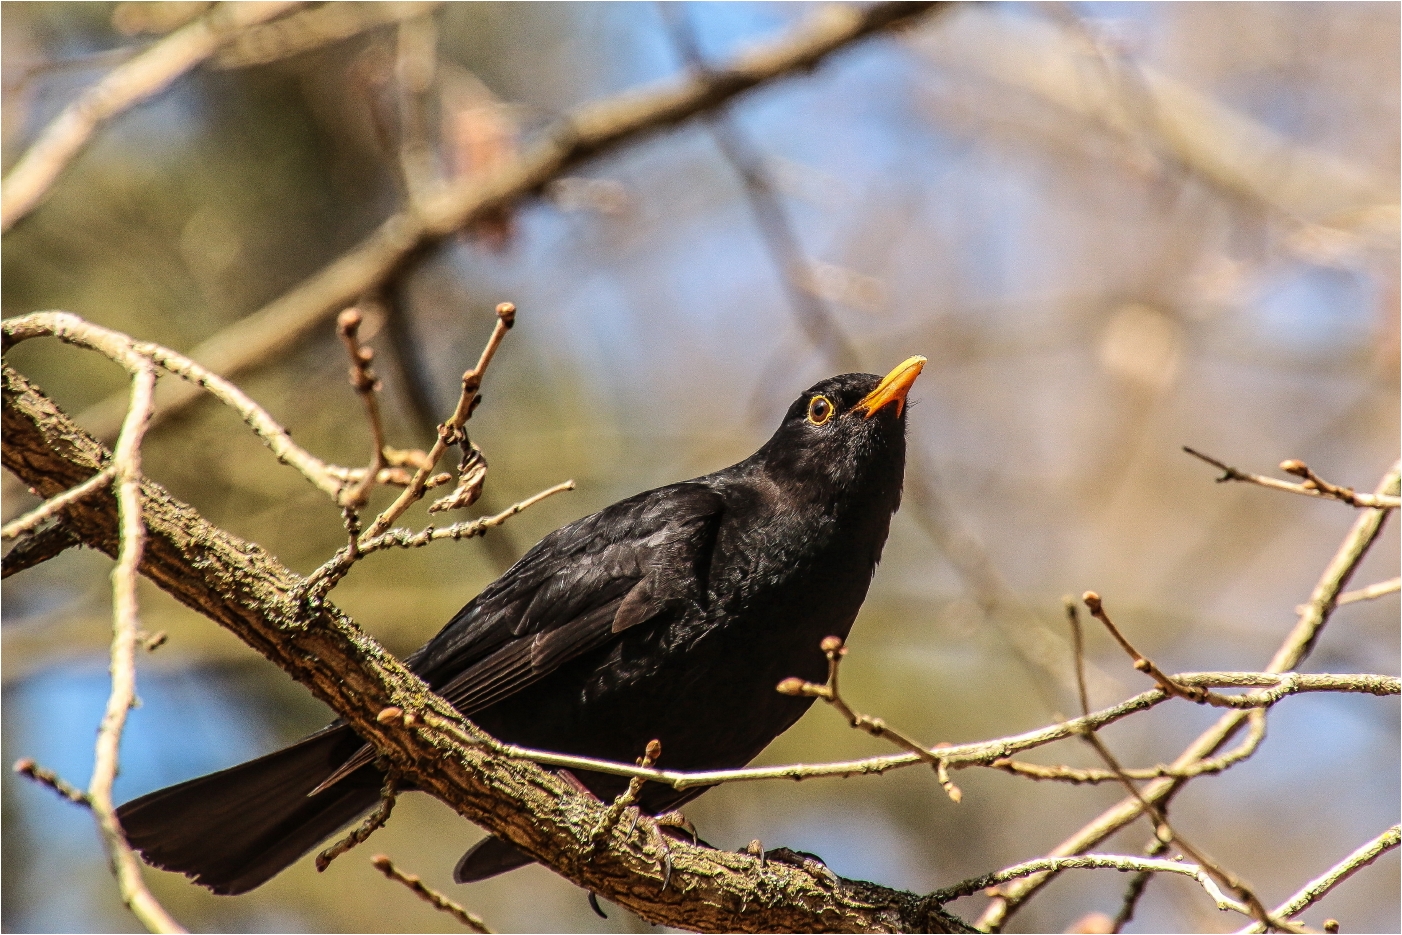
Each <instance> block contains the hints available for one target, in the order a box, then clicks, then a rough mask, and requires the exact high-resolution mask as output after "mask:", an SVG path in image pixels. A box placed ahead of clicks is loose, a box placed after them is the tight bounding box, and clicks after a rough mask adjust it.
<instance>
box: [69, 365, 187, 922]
mask: <svg viewBox="0 0 1402 935" xmlns="http://www.w3.org/2000/svg"><path fill="white" fill-rule="evenodd" d="M133 369H134V370H135V373H134V375H133V377H132V390H131V410H130V412H129V413H128V415H127V420H126V423H125V424H124V425H123V426H122V433H121V435H120V436H119V437H118V439H117V447H116V450H115V451H114V452H113V453H112V464H113V466H114V468H115V469H116V482H117V504H118V513H119V523H120V541H121V546H120V548H119V550H118V553H117V567H116V568H114V569H113V570H112V692H111V694H110V695H109V697H108V699H107V710H106V712H105V713H104V714H103V716H102V724H101V726H100V727H99V728H98V731H97V747H96V757H95V762H94V763H93V772H92V779H91V781H90V782H89V783H88V802H89V804H90V805H91V807H92V810H93V815H94V817H95V818H96V819H97V826H98V829H99V830H100V831H101V832H102V839H103V844H104V845H105V846H106V848H107V856H108V859H109V860H110V861H111V862H112V868H113V872H114V873H115V874H116V877H117V888H118V890H120V892H121V894H122V901H123V902H125V903H126V904H127V907H128V908H130V909H131V911H132V912H133V913H134V914H135V915H136V917H137V918H138V919H140V920H141V923H142V924H143V925H145V926H146V927H147V928H148V929H149V930H151V931H153V932H183V931H184V929H183V928H181V926H180V925H179V924H178V923H177V922H176V921H175V920H174V919H172V918H171V917H170V915H169V914H168V913H167V912H166V911H165V909H164V908H163V907H162V906H161V904H160V903H158V902H156V898H155V897H154V896H152V895H151V892H150V890H148V889H147V888H146V884H145V882H144V881H143V880H142V878H141V861H140V860H139V859H138V858H137V856H136V853H135V852H134V851H133V850H132V849H131V846H130V845H129V844H127V840H126V836H125V835H124V834H123V833H122V826H121V825H120V824H119V823H118V822H117V812H116V807H115V806H114V805H113V803H112V782H113V780H115V779H116V777H117V764H118V754H119V750H120V748H121V742H122V729H123V728H124V727H125V726H126V721H127V712H128V711H130V710H131V708H132V707H133V705H135V704H136V635H137V630H138V611H137V605H136V581H137V575H138V572H139V569H140V566H141V554H142V551H143V550H144V549H145V545H146V524H145V521H144V520H143V519H142V516H141V437H142V435H143V434H145V431H146V423H147V420H148V419H149V418H150V415H151V396H152V393H153V391H154V390H155V386H156V368H155V365H154V364H152V363H151V362H150V361H148V360H145V359H142V360H140V362H139V364H136V365H135V366H134V368H133Z"/></svg>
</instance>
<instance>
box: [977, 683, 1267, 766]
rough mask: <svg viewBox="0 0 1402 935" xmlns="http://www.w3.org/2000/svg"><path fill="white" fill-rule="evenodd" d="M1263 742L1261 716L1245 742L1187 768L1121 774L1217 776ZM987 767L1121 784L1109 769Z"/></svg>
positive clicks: (1253, 721)
mask: <svg viewBox="0 0 1402 935" xmlns="http://www.w3.org/2000/svg"><path fill="white" fill-rule="evenodd" d="M1243 697H1245V696H1243ZM1256 700H1259V699H1256ZM1265 739H1266V719H1265V718H1263V717H1255V718H1252V719H1251V729H1250V731H1249V732H1248V733H1247V735H1246V739H1245V740H1243V741H1242V742H1241V743H1240V744H1239V745H1237V746H1236V747H1234V748H1233V749H1231V750H1228V751H1227V752H1226V753H1223V754H1220V755H1218V756H1212V757H1208V758H1206V759H1202V760H1198V761H1196V762H1195V763H1193V764H1192V765H1190V766H1182V767H1174V766H1169V765H1167V764H1165V763H1160V764H1158V765H1157V766H1148V767H1143V768H1133V767H1130V768H1126V769H1124V770H1123V772H1124V775H1126V776H1128V777H1130V778H1131V779H1163V778H1165V777H1170V776H1171V777H1173V778H1176V779H1192V778H1193V777H1195V776H1202V775H1206V774H1209V773H1220V772H1223V771H1224V770H1227V769H1229V768H1231V767H1232V766H1235V765H1236V764H1237V763H1240V762H1241V761H1242V760H1245V759H1247V758H1248V757H1250V756H1251V755H1252V754H1253V753H1255V752H1256V749H1257V748H1258V747H1260V745H1261V741H1263V740H1265ZM987 765H988V766H991V767H993V768H994V769H1001V770H1003V771H1005V772H1009V773H1013V774H1014V775H1017V776H1024V777H1026V778H1028V779H1036V780H1054V781H1057V782H1069V783H1072V784H1073V785H1079V784H1081V783H1102V782H1119V781H1120V777H1119V776H1117V775H1116V774H1115V773H1112V772H1111V771H1110V770H1108V769H1083V768H1080V767H1074V766H1043V765H1042V764H1040V763H1023V762H1021V761H1018V760H1011V759H1001V760H994V761H993V762H991V763H989V764H987Z"/></svg>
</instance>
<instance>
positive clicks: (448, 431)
mask: <svg viewBox="0 0 1402 935" xmlns="http://www.w3.org/2000/svg"><path fill="white" fill-rule="evenodd" d="M515 323H516V306H514V305H512V304H511V303H510V302H502V303H501V304H500V305H498V306H497V322H496V325H495V327H493V328H492V335H491V337H489V338H488V339H487V343H486V345H485V346H484V347H483V348H482V354H481V356H479V357H478V358H477V366H475V367H473V368H472V369H471V370H469V371H467V372H466V373H464V374H463V375H462V392H461V393H460V394H459V395H458V404H457V406H456V408H455V409H454V410H453V415H452V416H451V417H450V418H449V419H448V421H447V422H445V423H444V424H443V425H441V426H439V427H438V438H437V440H436V441H434V443H433V447H432V448H431V449H429V452H428V456H427V457H426V458H425V459H424V466H422V467H420V468H419V470H418V473H416V474H415V475H414V479H413V481H411V482H410V484H409V486H408V488H407V489H406V490H405V491H404V492H403V493H402V494H400V495H399V498H398V499H397V500H395V501H394V503H392V504H390V506H389V508H388V509H386V510H385V511H384V512H383V513H381V514H380V515H379V516H377V517H375V522H374V523H372V524H371V525H370V528H369V529H368V530H366V532H365V537H366V538H368V539H373V538H374V537H376V536H378V535H380V534H381V533H383V532H384V531H385V530H387V529H389V527H390V526H392V525H393V524H394V521H395V520H397V519H398V518H399V517H400V516H402V515H404V511H405V510H407V509H408V508H409V507H410V506H411V505H412V504H414V503H415V502H417V501H418V500H419V499H420V498H421V497H423V494H424V489H425V488H424V485H425V484H426V483H427V481H428V477H429V473H430V472H431V471H432V470H433V466H434V465H435V464H437V463H438V459H439V458H441V457H443V453H444V452H445V451H447V450H448V446H449V445H454V444H461V445H463V446H465V447H466V446H468V445H470V444H471V443H470V442H469V441H468V439H467V435H466V433H465V432H464V431H463V426H465V425H466V424H467V420H468V419H470V418H472V411H473V409H475V408H476V406H477V399H478V396H477V391H478V390H479V389H481V387H482V378H483V377H485V376H486V374H487V367H488V366H490V365H491V363H492V358H493V357H494V356H496V352H497V348H499V347H501V342H502V339H504V338H505V337H506V333H507V332H508V331H510V330H511V326H512V325H514V324H515ZM471 482H472V480H471V479H470V478H469V477H468V476H466V475H463V474H460V475H459V478H458V484H459V488H458V489H459V491H463V490H465V489H466V488H465V485H467V484H470V483H471ZM480 483H481V481H480V478H479V479H477V484H478V487H479V489H480ZM473 499H476V498H475V497H474V498H473Z"/></svg>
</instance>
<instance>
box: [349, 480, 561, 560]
mask: <svg viewBox="0 0 1402 935" xmlns="http://www.w3.org/2000/svg"><path fill="white" fill-rule="evenodd" d="M574 487H575V484H574V481H572V480H567V481H562V482H561V483H558V484H556V485H555V486H554V487H547V488H546V489H545V490H542V491H540V492H539V493H536V494H532V495H531V496H529V497H527V498H526V499H524V500H522V501H521V502H519V503H513V504H512V505H511V506H509V507H507V508H506V509H504V510H502V511H501V512H500V513H496V514H494V515H492V516H486V517H483V518H481V519H474V520H469V521H466V522H462V523H454V524H453V525H451V526H443V527H434V526H425V527H424V528H423V529H421V530H419V531H418V532H413V531H412V530H409V529H391V530H390V531H389V532H386V533H383V534H381V535H379V536H376V537H375V538H373V539H362V540H361V541H360V555H361V556H362V557H363V556H366V555H369V554H370V553H371V552H379V551H381V550H383V549H417V548H422V547H423V546H426V545H428V544H429V543H430V542H437V541H438V540H440V539H453V540H458V539H471V538H473V537H474V536H481V535H485V534H486V532H487V530H489V529H495V528H496V527H497V526H500V525H501V524H502V523H504V522H506V521H507V520H508V519H510V518H511V517H513V516H515V515H516V514H517V513H520V512H521V511H522V510H527V509H530V508H531V507H533V506H535V505H536V504H537V503H539V502H540V501H542V500H544V499H545V498H547V497H553V496H554V495H555V494H557V493H563V492H564V491H566V490H574Z"/></svg>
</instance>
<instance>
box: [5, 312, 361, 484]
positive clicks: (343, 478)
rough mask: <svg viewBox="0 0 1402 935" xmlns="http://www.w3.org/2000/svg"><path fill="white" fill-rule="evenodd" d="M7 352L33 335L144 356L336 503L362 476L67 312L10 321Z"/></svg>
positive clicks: (257, 410)
mask: <svg viewBox="0 0 1402 935" xmlns="http://www.w3.org/2000/svg"><path fill="white" fill-rule="evenodd" d="M0 333H3V335H4V349H5V351H6V352H8V351H9V349H10V348H11V347H13V346H14V345H16V344H18V343H19V342H21V341H25V340H28V339H30V338H36V337H46V336H48V337H55V338H58V339H59V340H60V341H64V342H66V343H68V344H72V345H75V346H77V347H85V348H88V349H89V350H93V351H97V352H98V353H100V354H105V355H106V356H107V357H109V358H110V359H112V360H115V361H117V362H118V363H121V362H123V361H129V360H131V359H134V358H135V357H145V358H147V359H149V360H151V361H152V362H153V363H155V364H156V365H158V366H160V367H162V368H164V369H165V370H168V371H170V372H171V373H173V374H175V375H176V376H178V377H180V378H181V379H183V380H185V381H187V382H189V383H191V384H194V385H195V386H197V387H199V388H201V389H203V390H205V391H206V392H208V393H209V394H210V395H211V396H213V397H214V398H215V399H217V400H219V401H220V402H221V403H223V404H224V405H226V406H228V407H229V408H230V409H232V410H234V411H235V412H236V413H238V414H239V417H240V418H242V419H243V421H244V422H245V423H246V424H247V425H248V427H249V428H251V429H252V430H253V433H254V434H255V435H257V436H258V438H259V440H260V441H262V442H263V444H264V445H265V446H266V447H267V448H268V450H269V451H271V452H272V453H273V454H274V455H275V456H276V457H277V459H278V461H280V462H282V463H283V464H288V465H291V466H292V467H293V468H296V469H297V471H299V472H300V473H301V474H302V476H303V477H305V478H306V479H307V480H309V481H311V482H312V484H313V485H314V486H315V487H316V488H317V489H318V490H321V491H322V492H323V493H325V494H327V495H328V496H330V497H332V498H333V499H336V498H338V497H339V496H340V493H341V490H342V488H343V487H344V486H345V484H346V483H347V482H348V481H350V480H352V479H355V480H358V479H359V477H360V474H359V473H358V472H356V471H352V470H349V469H347V468H337V467H334V466H332V465H328V464H327V463H326V462H324V461H322V460H321V459H320V458H318V457H316V456H315V455H313V454H311V453H310V452H308V451H306V450H305V449H303V448H302V447H301V446H299V445H298V444H297V443H296V442H294V441H292V437H291V436H290V435H289V434H288V433H287V430H286V429H284V428H283V427H282V426H281V425H280V424H279V423H278V422H277V420H276V419H274V418H273V417H272V416H271V415H269V414H268V412H267V410H265V409H263V407H261V406H259V405H258V404H257V403H255V402H254V401H253V400H252V399H250V398H249V397H248V396H247V394H245V393H244V392H243V391H242V390H240V389H239V388H238V387H237V386H235V385H234V384H232V383H230V382H229V381H228V380H226V379H224V378H223V377H221V376H219V375H218V374H215V373H213V372H211V371H210V370H209V369H208V368H206V367H203V366H201V365H200V364H197V363H195V362H194V361H193V360H191V359H190V358H188V357H186V356H184V355H182V354H178V353H176V352H175V351H172V350H170V349H169V348H166V347H161V346H160V345H159V344H152V343H150V342H147V341H135V340H133V339H132V338H131V337H129V336H128V335H125V334H122V333H121V332H120V331H113V330H111V329H109V328H104V327H102V326H101V325H96V324H93V323H92V322H90V321H86V320H84V319H83V318H80V317H79V316H77V315H74V314H72V313H71V312H33V313H31V314H29V315H21V316H18V317H16V318H10V319H7V320H6V321H4V322H3V323H2V324H0Z"/></svg>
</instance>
